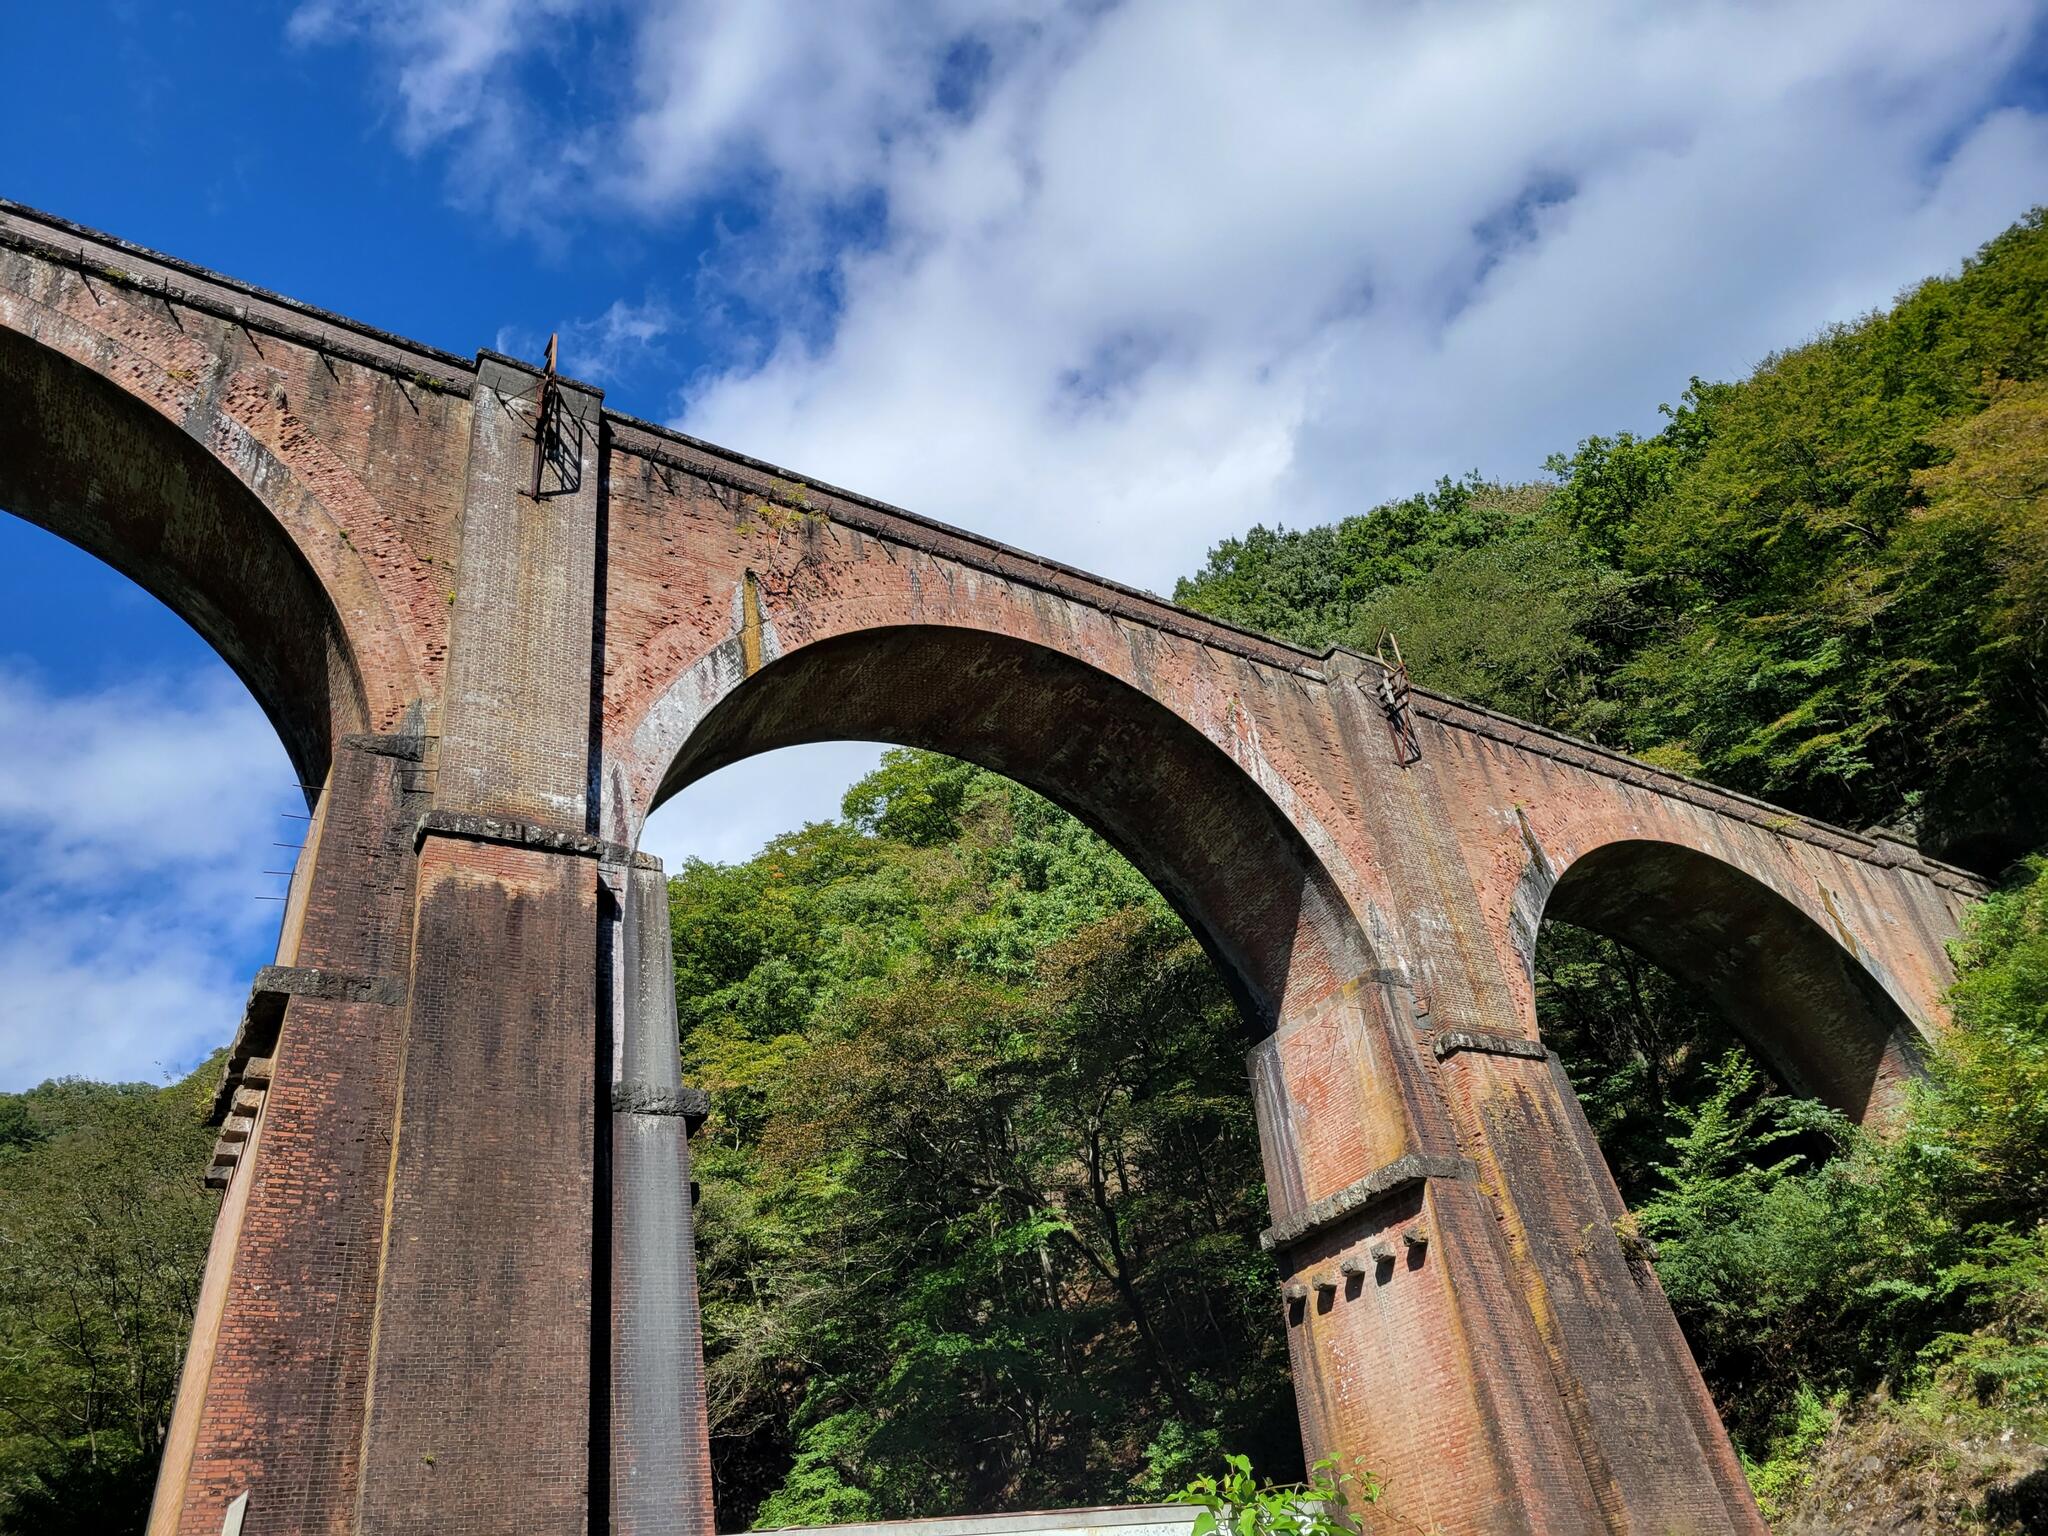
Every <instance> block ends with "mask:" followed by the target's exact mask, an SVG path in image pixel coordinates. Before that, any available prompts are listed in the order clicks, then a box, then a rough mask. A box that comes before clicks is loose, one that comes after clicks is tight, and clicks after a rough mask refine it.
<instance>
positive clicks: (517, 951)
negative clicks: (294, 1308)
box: [358, 837, 599, 1536]
mask: <svg viewBox="0 0 2048 1536" xmlns="http://www.w3.org/2000/svg"><path fill="white" fill-rule="evenodd" d="M598 925H599V910H598V878H597V866H596V864H595V862H594V861H592V860H589V859H584V858H577V857H574V856H570V855H563V854H550V853H541V852H535V851H532V850H529V849H525V848H513V847H506V846H503V845H498V844H488V843H474V842H469V841H466V840H461V839H455V838H446V837H430V838H428V839H427V840H426V841H425V843H424V845H423V846H422V848H421V851H420V856H419V910H418V917H417V920H416V926H415V930H414V933H415V938H414V943H415V947H416V955H417V964H416V965H415V968H414V976H413V993H412V1003H411V1007H410V1010H409V1013H408V1017H407V1019H406V1024H405V1038H404V1049H403V1056H402V1061H401V1066H400V1077H401V1106H400V1110H399V1116H398V1128H397V1131H396V1135H395V1146H394V1148H393V1152H392V1157H391V1174H390V1178H391V1204H390V1210H389V1214H388V1224H387V1227H386V1231H385V1237H384V1252H383V1266H384V1269H383V1278H382V1285H381V1294H380V1299H379V1305H378V1311H377V1319H376V1324H375V1331H374V1335H373V1338H372V1349H373V1352H374V1361H375V1364H374V1367H373V1372H372V1382H371V1388H370V1402H369V1413H368V1423H367V1425H366V1427H365V1429H364V1433H363V1439H362V1466H363V1470H362V1484H361V1487H360V1489H359V1491H358V1498H359V1501H360V1511H361V1513H360V1529H361V1530H362V1532H364V1536H370V1533H385V1532H389V1533H398V1532H416V1531H424V1530H433V1531H436V1532H443V1533H446V1536H495V1533H498V1532H504V1531H515V1530H531V1531H575V1530H578V1529H580V1528H581V1526H582V1524H583V1521H584V1519H585V1517H586V1515H587V1512H588V1498H589V1470H590V1468H589V1461H590V1449H589V1430H590V1350H591V1241H592V1237H591V1226H592V1223H591V1212H592V1190H593V1180H592V1152H593V1150H594V1140H595V1127H596V1124H597V1121H596V1106H595V1103H594V1098H595V1086H596V1082H597V1073H598V1044H597V1029H596V1024H597V1017H598V998H597V976H598V960H597V952H598Z"/></svg>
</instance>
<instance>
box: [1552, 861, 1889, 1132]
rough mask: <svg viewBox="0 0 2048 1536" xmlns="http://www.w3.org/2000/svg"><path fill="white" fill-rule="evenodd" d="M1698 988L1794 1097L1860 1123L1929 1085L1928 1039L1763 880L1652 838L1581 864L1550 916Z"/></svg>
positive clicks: (1556, 894) (1562, 879) (1876, 982)
mask: <svg viewBox="0 0 2048 1536" xmlns="http://www.w3.org/2000/svg"><path fill="white" fill-rule="evenodd" d="M1543 915H1544V917H1546V918H1557V919H1559V920H1561V921H1564V922H1568V923H1573V924H1576V925H1577V926H1579V927H1581V928H1589V929H1591V930H1592V931H1593V932H1595V933H1599V934H1603V935H1605V936H1606V937H1608V938H1610V939H1614V940H1616V941H1618V942H1620V943H1622V944H1626V945H1627V946H1628V947H1629V948H1630V949H1633V950H1635V951H1636V952H1637V953H1638V954H1641V955H1643V956H1644V957H1646V958H1647V959H1649V960H1652V961H1654V962H1655V963H1656V964H1658V965H1660V966H1662V967H1663V968H1664V969H1665V970H1667V971H1669V972H1670V973H1671V974H1672V975H1674V976H1677V977H1679V978H1680V979H1681V980H1683V981H1685V982H1688V983H1689V984H1691V985H1693V986H1695V987H1697V988H1698V989H1699V990H1700V991H1701V992H1703V993H1704V994H1705V995H1706V996H1707V997H1708V998H1709V999H1710V1000H1711V1001H1712V1002H1713V1004H1714V1006H1715V1007H1717V1008H1718V1009H1719V1010H1720V1011H1721V1013H1722V1014H1723V1015H1724V1016H1725V1017H1726V1018H1727V1019H1728V1021H1729V1022H1730V1024H1731V1025H1733V1026H1734V1027H1735V1028H1736V1029H1737V1030H1738V1031H1739V1032H1740V1033H1741V1034H1742V1036H1743V1038H1744V1039H1745V1040H1747V1041H1748V1042H1749V1043H1750V1044H1751V1045H1752V1046H1753V1047H1754V1048H1755V1049H1756V1051H1757V1052H1758V1054H1759V1055H1761V1056H1762V1057H1763V1059H1764V1060H1765V1061H1766V1062H1767V1063H1769V1064H1770V1067H1771V1069H1772V1070H1773V1071H1774V1072H1775V1073H1777V1074H1778V1075H1779V1077H1780V1078H1781V1079H1782V1080H1783V1081H1785V1082H1786V1083H1787V1084H1788V1085H1789V1086H1790V1087H1792V1088H1793V1089H1794V1090H1795V1091H1797V1092H1800V1093H1802V1094H1806V1095H1809V1096H1811V1097H1814V1098H1818V1099H1821V1100H1823V1101H1825V1102H1826V1103H1828V1104H1830V1105H1832V1106H1833V1107H1835V1108H1836V1109H1839V1110H1842V1111H1843V1112H1844V1113H1846V1114H1849V1115H1851V1116H1853V1117H1854V1118H1856V1119H1858V1120H1862V1119H1864V1118H1866V1117H1868V1116H1870V1115H1872V1114H1877V1115H1882V1114H1883V1113H1884V1112H1885V1111H1886V1109H1888V1108H1889V1107H1890V1106H1891V1105H1892V1104H1893V1103H1894V1102H1895V1101H1896V1099H1897V1097H1898V1094H1899V1092H1900V1090H1901V1088H1902V1086H1903V1085H1904V1083H1905V1082H1906V1080H1907V1079H1909V1078H1910V1077H1912V1076H1913V1075H1914V1074H1916V1073H1917V1072H1918V1071H1919V1041H1920V1035H1919V1031H1918V1030H1916V1028H1915V1027H1914V1024H1913V1022H1912V1020H1911V1018H1910V1017H1909V1016H1908V1015H1907V1014H1906V1012H1905V1010H1904V1009H1903V1008H1901V1007H1900V1006H1899V1004H1898V1003H1897V1002H1896V1001H1895V1000H1894V999H1893V998H1892V996H1891V994H1890V993H1889V991H1887V989H1886V987H1885V985H1884V983H1883V982H1882V981H1881V980H1880V979H1879V978H1878V977H1877V976H1876V975H1874V974H1873V973H1872V972H1871V970H1870V969H1869V968H1868V967H1867V966H1866V965H1865V964H1864V963H1863V962H1862V960H1860V959H1859V958H1858V957H1857V956H1856V955H1855V954H1854V953H1852V952H1851V951H1850V950H1848V949H1847V948H1845V947H1844V946H1843V945H1842V943H1841V941H1840V940H1838V939H1837V938H1835V937H1834V936H1833V935H1832V934H1830V933H1828V932H1827V930H1826V929H1824V928H1822V927H1821V925H1820V924H1818V923H1817V922H1815V921H1814V920H1813V919H1812V918H1811V917H1809V916H1807V914H1806V913H1805V912H1803V911H1801V910H1800V909H1799V908H1798V907H1797V906H1795V905H1794V904H1793V903H1792V902H1790V901H1788V900H1787V899H1786V898H1785V897H1784V896H1782V895H1780V894H1779V893H1778V892H1776V891H1774V890H1772V889H1771V888H1770V887H1769V886H1768V885H1765V884H1764V883H1763V882H1762V881H1761V880H1758V879H1756V878H1755V877H1754V876H1752V875H1749V874H1745V873H1744V872H1743V871H1741V870H1739V869H1737V868H1736V867H1735V866H1733V865H1732V864H1729V863H1727V862H1725V861H1723V860H1721V859H1718V858H1715V857H1714V856H1713V855H1711V854H1707V853H1702V852H1700V851H1698V850H1697V849H1693V848H1688V847H1686V846H1684V845H1683V844H1679V843H1669V842H1659V841H1653V840H1650V839H1645V838H1628V839H1623V840H1620V841H1617V842H1611V843H1604V844H1602V845H1600V846H1599V847H1596V848H1593V849H1591V850H1590V851H1588V852H1586V853H1585V854H1582V855H1581V856H1580V857H1579V858H1578V859H1576V860H1574V861H1573V862H1572V863H1571V865H1570V866H1568V867H1567V868H1566V869H1565V871H1564V872H1563V874H1561V875H1560V876H1559V877H1558V879H1557V883H1556V885H1555V886H1554V887H1552V889H1551V892H1550V896H1549V900H1548V902H1547V903H1546V905H1545V907H1544V912H1543Z"/></svg>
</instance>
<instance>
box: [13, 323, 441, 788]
mask: <svg viewBox="0 0 2048 1536" xmlns="http://www.w3.org/2000/svg"><path fill="white" fill-rule="evenodd" d="M74 339H75V340H78V341H79V342H80V343H81V345H83V344H86V343H88V342H90V341H91V338H89V337H87V338H74ZM100 350H102V351H104V350H105V349H104V348H102V349H100ZM76 351H77V348H75V347H64V346H59V345H51V344H46V339H45V338H43V337H41V336H38V335H30V334H26V333H24V332H23V331H21V330H17V329H14V328H11V327H9V326H6V325H0V509H4V510H5V511H8V512H12V513H14V514H15V515H17V516H20V517H22V518H24V519H25V520H27V521H29V522H31V523H34V524H36V525H37V526H39V527H42V528H44V529H47V530H48V531H49V532H51V533H54V534H56V535H57V536H58V537H60V538H62V539H64V540H66V541H67V542H69V543H72V544H75V545H77V546H78V547H79V548H81V549H83V550H85V551H86V552H87V553H88V554H91V555H93V556H95V557H96V558H98V559H100V560H102V561H104V562H105V563H106V564H108V565H110V566H112V567H113V568H114V569H115V570H117V571H119V572H121V573H122V574H123V575H124V576H127V577H128V578H129V579H131V580H132V581H134V582H135V583H136V584H137V585H138V586H140V587H142V588H143V590H145V591H147V592H148V593H150V594H151V595H152V596H154V597H156V598H157V599H159V600H160V601H161V602H163V603H164V604H165V606H167V607H168V608H170V609H171V611H172V612H173V613H175V614H177V615H178V617H179V618H181V619H183V620H184V621H185V622H186V623H188V624H190V625H191V626H192V628H193V629H194V630H196V631H197V632H198V633H199V634H200V636H201V637H202V638H204V639H205V640H206V641H207V643H208V644H210V645H211V646H212V647H213V649H214V650H215V651H216V652H217V653H218V654H219V655H220V657H221V658H222V659H223V660H224V661H225V662H226V663H227V664H228V666H229V667H230V668H231V669H233V671H234V672H235V674H236V675H237V676H238V677H240V678H241V680H242V682H243V684H244V686H246V687H247V688H248V690H249V692H250V693H251V694H252V695H253V696H254V698H255V700H256V702H257V704H258V706H259V707H261V708H262V710H263V712H264V714H265V715H266V716H267V717H268V718H269V720H270V723H271V725H272V727H273V728H274V729H275V730H276V731H277V733H278V736H279V738H280V740H281V741H282V742H283V744H284V747H285V751H286V753H287V755H288V756H289V757H290V758H291V760H292V764H293V766H294V768H295V769H296V770H297V772H298V775H299V778H300V779H301V780H302V781H303V782H304V783H306V784H308V785H317V784H319V783H321V782H322V781H323V779H324V778H325V776H326V772H327V766H328V763H329V761H330V758H331V756H332V753H333V750H334V747H335V745H336V743H337V742H338V741H339V739H340V737H341V736H342V735H343V734H345V733H347V732H349V731H361V730H370V729H379V728H384V729H388V728H391V727H392V726H394V725H396V724H397V723H398V719H399V717H400V716H402V714H403V712H404V710H405V708H406V706H407V705H408V704H409V703H410V702H411V699H412V698H414V697H417V694H418V690H417V688H416V687H411V686H409V685H410V681H411V680H410V679H399V678H386V677H382V676H378V675H373V674H366V671H365V668H364V667H363V666H362V665H361V663H360V661H359V647H358V646H357V645H356V644H355V643H354V637H353V635H352V633H351V629H352V625H351V621H350V619H349V618H347V617H345V616H344V611H343V610H344V606H345V607H346V608H347V610H348V611H350V612H352V613H353V614H354V615H355V627H360V625H361V624H362V622H364V614H365V611H366V610H368V611H374V610H375V609H376V608H378V607H380V606H381V605H379V604H376V603H375V602H374V600H371V601H354V602H351V603H349V604H346V605H341V604H338V603H337V601H336V600H335V598H334V597H333V596H332V595H331V593H330V584H329V583H328V582H326V581H323V580H322V578H321V576H320V575H319V574H318V573H317V572H316V571H315V570H314V569H313V566H312V565H311V563H310V562H309V561H308V559H307V558H306V555H305V553H304V551H303V550H302V549H301V548H300V547H299V545H298V543H297V541H296V540H295V539H294V537H293V535H292V533H291V531H290V530H289V529H288V528H287V526H286V525H285V522H284V520H283V519H282V518H281V517H280V515H279V512H278V511H277V509H276V508H277V506H278V505H279V504H282V503H292V504H299V503H308V504H310V503H311V502H312V498H311V497H310V496H309V495H307V494H306V492H305V491H304V488H303V487H301V486H299V485H298V483H297V481H296V479H295V477H294V476H293V475H292V473H291V472H290V471H289V470H288V469H286V468H285V467H284V466H283V465H282V464H281V463H280V462H279V461H278V460H277V459H276V458H275V457H274V456H273V455H272V454H270V453H269V451H268V450H267V449H265V448H264V447H263V446H262V445H261V444H259V443H257V442H255V441H254V440H253V439H252V438H251V437H250V435H249V434H248V433H247V431H246V430H244V429H242V428H241V426H240V424H239V423H237V422H234V421H231V420H230V419H228V418H227V417H226V416H225V415H224V414H223V413H222V412H220V411H219V410H218V409H217V408H216V407H213V406H211V405H210V403H209V402H207V401H205V400H204V398H203V397H201V398H200V399H198V400H196V401H195V403H194V404H193V406H192V408H191V409H189V410H188V411H187V413H186V415H185V419H184V420H183V421H182V422H180V421H178V420H176V419H174V418H173V417H172V416H171V415H170V414H168V412H167V409H166V407H165V405H164V404H163V403H162V402H160V401H156V400H152V399H151V398H150V397H149V395H148V393H147V391H146V389H145V387H144V385H143V383H142V382H140V380H142V379H143V378H144V377H146V375H147V374H160V373H161V372H162V370H161V369H158V368H156V366H155V365H154V364H149V363H143V362H141V361H140V360H139V359H135V358H128V359H125V361H126V362H128V363H132V364H134V365H135V366H134V367H130V368H125V369H121V370H117V371H116V372H118V377H117V376H110V371H102V370H101V369H100V368H97V367H94V366H92V365H91V364H89V363H86V362H83V361H80V360H79V358H78V357H77V356H75V355H74V353H75V352H76ZM116 361H121V360H120V359H116ZM163 382H166V383H169V382H171V381H169V380H168V379H166V380H164V381H163ZM174 387H175V386H174ZM184 392H189V391H184ZM210 444H211V445H215V446H209V445H210ZM224 454H232V455H233V456H234V459H235V462H234V463H232V464H231V463H230V462H229V461H228V460H227V459H226V458H224V456H223V455H224ZM259 487H260V488H261V489H260V493H259V489H258V488H259ZM336 542H337V543H339V542H340V541H339V539H338V537H337V540H336ZM354 563H355V564H357V565H359V564H360V562H359V561H356V562H354ZM346 585H349V586H350V587H351V588H352V589H354V588H360V590H359V591H358V592H357V596H358V598H364V597H366V596H367V594H369V593H370V592H371V591H372V589H373V584H372V583H371V582H370V581H369V579H368V577H367V575H363V577H362V580H361V581H360V582H354V583H347V584H346ZM370 622H372V623H373V624H374V622H375V620H374V619H372V620H371V621H370Z"/></svg>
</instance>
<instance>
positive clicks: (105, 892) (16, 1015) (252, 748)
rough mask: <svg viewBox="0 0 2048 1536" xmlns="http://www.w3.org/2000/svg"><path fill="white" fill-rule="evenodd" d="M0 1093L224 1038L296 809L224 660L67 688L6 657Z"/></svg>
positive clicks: (143, 1064) (117, 1068)
mask: <svg viewBox="0 0 2048 1536" xmlns="http://www.w3.org/2000/svg"><path fill="white" fill-rule="evenodd" d="M0 741H6V742H7V743H8V751H7V752H6V753H5V754H0V976H5V977H6V978H7V986H6V990H5V993H4V995H0V1088H5V1089H18V1088H22V1087H26V1086H29V1085H31V1084H33V1083H36V1082H39V1081H41V1080H42V1079H43V1078H45V1077H49V1076H54V1075H60V1074H67V1073H79V1074H85V1075H89V1076H94V1077H103V1078H135V1077H158V1076H161V1075H163V1074H164V1073H166V1072H175V1071H182V1070H185V1069H188V1068H189V1067H190V1066H191V1065H192V1064H193V1062H194V1061H196V1060H197V1059H198V1058H199V1057H201V1056H203V1055H204V1054H205V1053H206V1052H207V1051H209V1050H211V1049H212V1048H213V1047H215V1046H217V1045H220V1044H223V1043H225V1042H226V1040H227V1039H228V1037H229V1035H230V1034H231V1033H232V1032H233V1030H234V1026H235V1021H236V1019H237V1018H238V1017H239V1014H240V1010H241V1004H242V1000H243V998H244V997H245V996H246V994H247V991H248V985H249V971H250V969H251V967H252V966H253V965H255V964H258V963H261V961H263V960H266V959H268V958H269V955H268V950H269V947H270V944H271V941H272V939H273V938H274V935H275V932H276V928H277V923H278V920H279V914H280V907H279V905H278V904H277V903H275V902H270V901H259V900H257V899H256V897H257V896H259V895H268V894H277V893H281V891H282V889H283V886H284V881H282V880H280V879H276V878H272V877H268V876H265V875H264V874H263V873H262V871H263V870H265V869H287V868H289V867H290V860H291V859H292V858H293V856H294V855H293V854H292V852H291V851H290V850H289V849H280V848H272V847H271V846H270V844H271V843H272V842H273V841H276V842H296V841H298V840H299V831H300V829H302V828H303V827H304V825H305V824H304V823H303V822H299V821H292V820H288V819H285V818H284V817H282V816H280V815H279V814H278V813H279V812H281V811H287V810H293V809H297V808H298V806H297V805H296V804H295V800H296V792H295V791H294V790H293V788H292V779H293V775H292V772H291V769H290V767H289V765H288V764H287V762H286V761H285V757H284V752H283V749H282V748H281V747H280V746H279V745H278V741H277V737H276V736H275V734H274V733H273V732H272V731H271V729H270V726H269V725H268V723H267V722H266V721H265V720H264V718H263V716H262V714H261V712H260V711H258V709H257V708H256V706H255V704H254V702H253V701H251V700H250V699H249V697H248V695H247V694H246V693H244V692H242V691H241V689H240V688H239V687H238V686H237V685H236V684H235V683H234V682H233V680H232V679H230V678H228V677H227V676H226V675H225V673H224V672H222V673H220V674H219V675H207V676H203V677H198V678H190V679H187V678H169V677H158V678H153V679H149V680H147V681H141V682H136V683H133V684H129V685H127V686H123V687H119V688H112V689H106V690H102V691H98V692H86V693H63V692H59V691H56V690H54V689H52V688H50V687H49V686H48V685H46V684H45V683H43V682H41V681H40V680H38V679H36V678H34V677H32V676H30V675H28V674H25V673H23V672H21V671H19V670H17V669H15V668H14V667H12V666H5V665H0Z"/></svg>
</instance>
